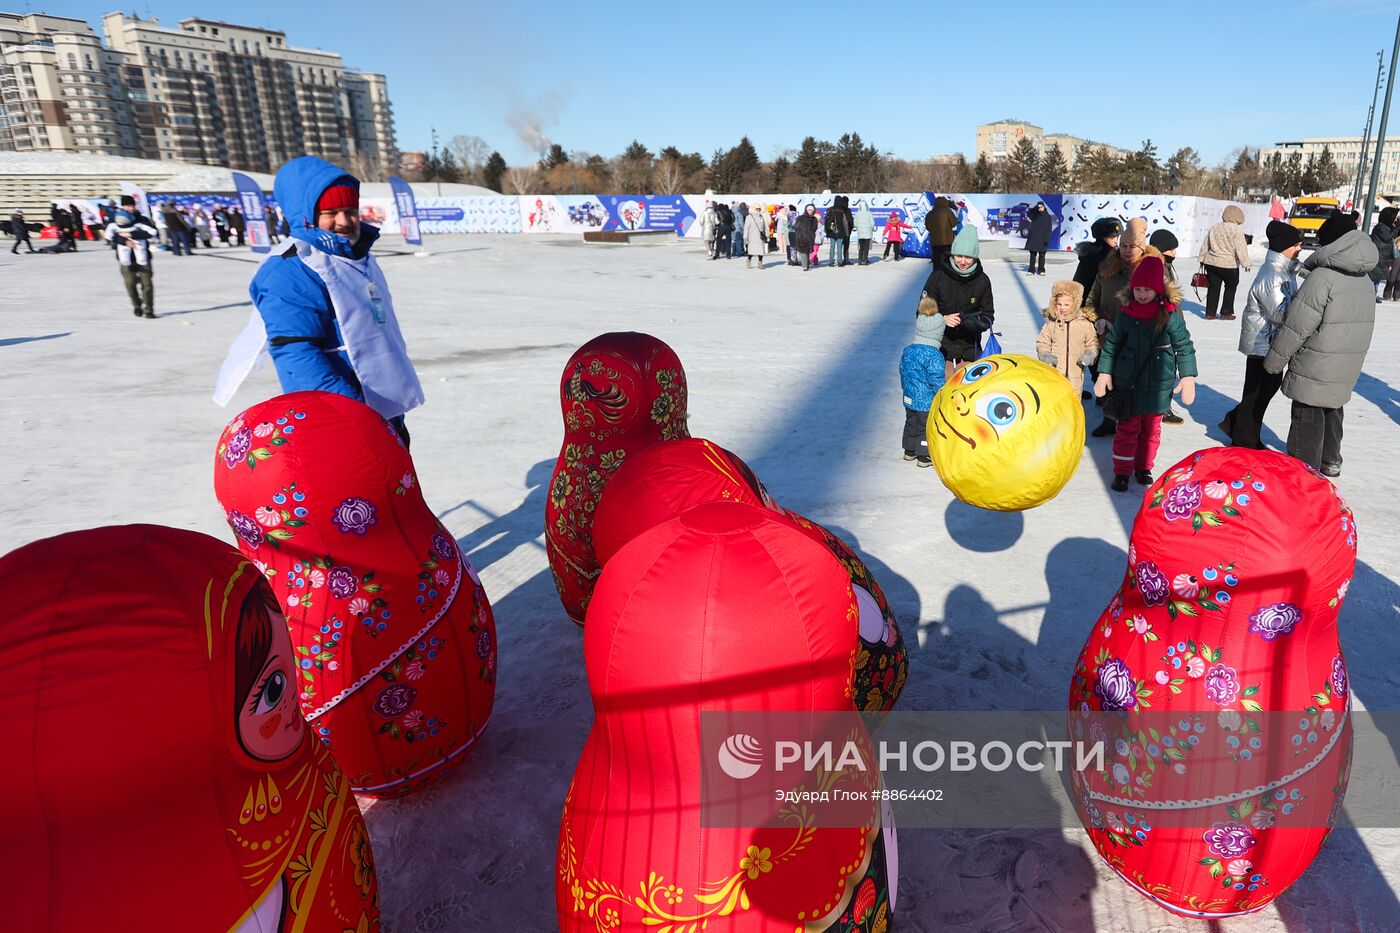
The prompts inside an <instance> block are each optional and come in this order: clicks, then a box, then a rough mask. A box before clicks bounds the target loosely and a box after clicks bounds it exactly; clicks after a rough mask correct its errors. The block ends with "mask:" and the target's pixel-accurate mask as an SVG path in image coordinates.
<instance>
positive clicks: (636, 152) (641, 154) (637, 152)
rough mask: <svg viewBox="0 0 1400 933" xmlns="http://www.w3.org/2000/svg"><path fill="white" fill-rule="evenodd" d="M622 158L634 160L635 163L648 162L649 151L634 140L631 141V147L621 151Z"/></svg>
mask: <svg viewBox="0 0 1400 933" xmlns="http://www.w3.org/2000/svg"><path fill="white" fill-rule="evenodd" d="M622 157H623V158H624V159H635V160H637V161H643V160H645V161H647V162H650V161H651V150H650V149H648V148H647V147H646V146H643V145H642V144H641V143H639V142H637V141H636V140H635V139H634V140H632V143H631V145H629V146H628V147H627V148H626V149H625V150H623V153H622Z"/></svg>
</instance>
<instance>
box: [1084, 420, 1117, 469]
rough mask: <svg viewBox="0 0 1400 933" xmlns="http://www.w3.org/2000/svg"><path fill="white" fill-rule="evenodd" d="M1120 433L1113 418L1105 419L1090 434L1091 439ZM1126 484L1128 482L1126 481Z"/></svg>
mask: <svg viewBox="0 0 1400 933" xmlns="http://www.w3.org/2000/svg"><path fill="white" fill-rule="evenodd" d="M1117 433H1118V422H1116V421H1114V420H1113V419H1112V418H1105V419H1103V423H1102V424H1100V425H1099V426H1098V427H1097V428H1094V430H1092V431H1090V432H1089V436H1090V437H1108V436H1109V435H1110V434H1117ZM1125 482H1126V480H1125Z"/></svg>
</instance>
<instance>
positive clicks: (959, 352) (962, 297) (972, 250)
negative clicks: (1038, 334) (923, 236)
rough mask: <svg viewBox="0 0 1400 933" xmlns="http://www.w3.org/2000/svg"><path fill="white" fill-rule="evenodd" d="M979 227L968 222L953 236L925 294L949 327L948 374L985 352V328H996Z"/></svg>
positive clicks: (946, 343) (945, 343)
mask: <svg viewBox="0 0 1400 933" xmlns="http://www.w3.org/2000/svg"><path fill="white" fill-rule="evenodd" d="M978 252H979V248H978V243H977V228H976V227H973V226H972V225H970V224H967V225H964V226H963V228H962V229H961V230H959V231H958V235H957V236H956V237H955V238H954V239H953V246H952V249H951V250H950V255H949V256H948V257H947V258H946V259H944V260H943V261H942V262H940V263H939V264H938V265H936V266H934V267H933V271H932V272H930V273H929V277H928V280H927V281H925V282H924V294H925V295H927V296H928V297H929V298H931V299H933V301H934V302H936V303H937V305H938V313H939V314H941V315H943V321H944V323H945V324H946V325H947V329H946V330H944V332H943V358H944V361H945V368H946V370H947V375H949V376H951V375H952V374H953V370H955V369H957V368H958V366H959V365H961V364H963V363H967V362H971V361H972V360H975V359H977V357H978V355H979V354H981V352H982V332H983V331H988V330H991V329H992V319H993V317H994V316H995V314H996V311H995V308H994V307H993V305H992V280H991V279H990V278H988V277H987V273H986V272H985V271H984V270H983V269H982V263H981V261H980V260H979V259H978V258H977V257H978Z"/></svg>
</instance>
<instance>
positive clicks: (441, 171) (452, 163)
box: [436, 149, 462, 182]
mask: <svg viewBox="0 0 1400 933" xmlns="http://www.w3.org/2000/svg"><path fill="white" fill-rule="evenodd" d="M461 177H462V169H461V167H460V166H458V164H457V157H456V156H454V155H453V154H452V150H451V149H444V150H442V157H441V158H440V159H438V171H437V179H436V180H437V181H449V182H453V181H459V180H461Z"/></svg>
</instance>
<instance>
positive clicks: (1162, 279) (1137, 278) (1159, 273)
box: [1128, 256, 1167, 295]
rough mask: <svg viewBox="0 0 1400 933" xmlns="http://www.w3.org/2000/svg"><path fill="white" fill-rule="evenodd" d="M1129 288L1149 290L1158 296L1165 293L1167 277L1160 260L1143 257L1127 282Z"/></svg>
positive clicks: (1154, 257) (1152, 257)
mask: <svg viewBox="0 0 1400 933" xmlns="http://www.w3.org/2000/svg"><path fill="white" fill-rule="evenodd" d="M1128 287H1129V288H1150V289H1152V291H1153V292H1155V293H1156V294H1158V295H1165V294H1166V293H1167V275H1166V271H1165V270H1164V268H1163V266H1162V260H1160V259H1158V258H1157V257H1156V256H1144V257H1143V258H1142V261H1141V262H1139V263H1138V264H1137V268H1136V269H1134V270H1133V277H1132V279H1130V280H1129V282H1128Z"/></svg>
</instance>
